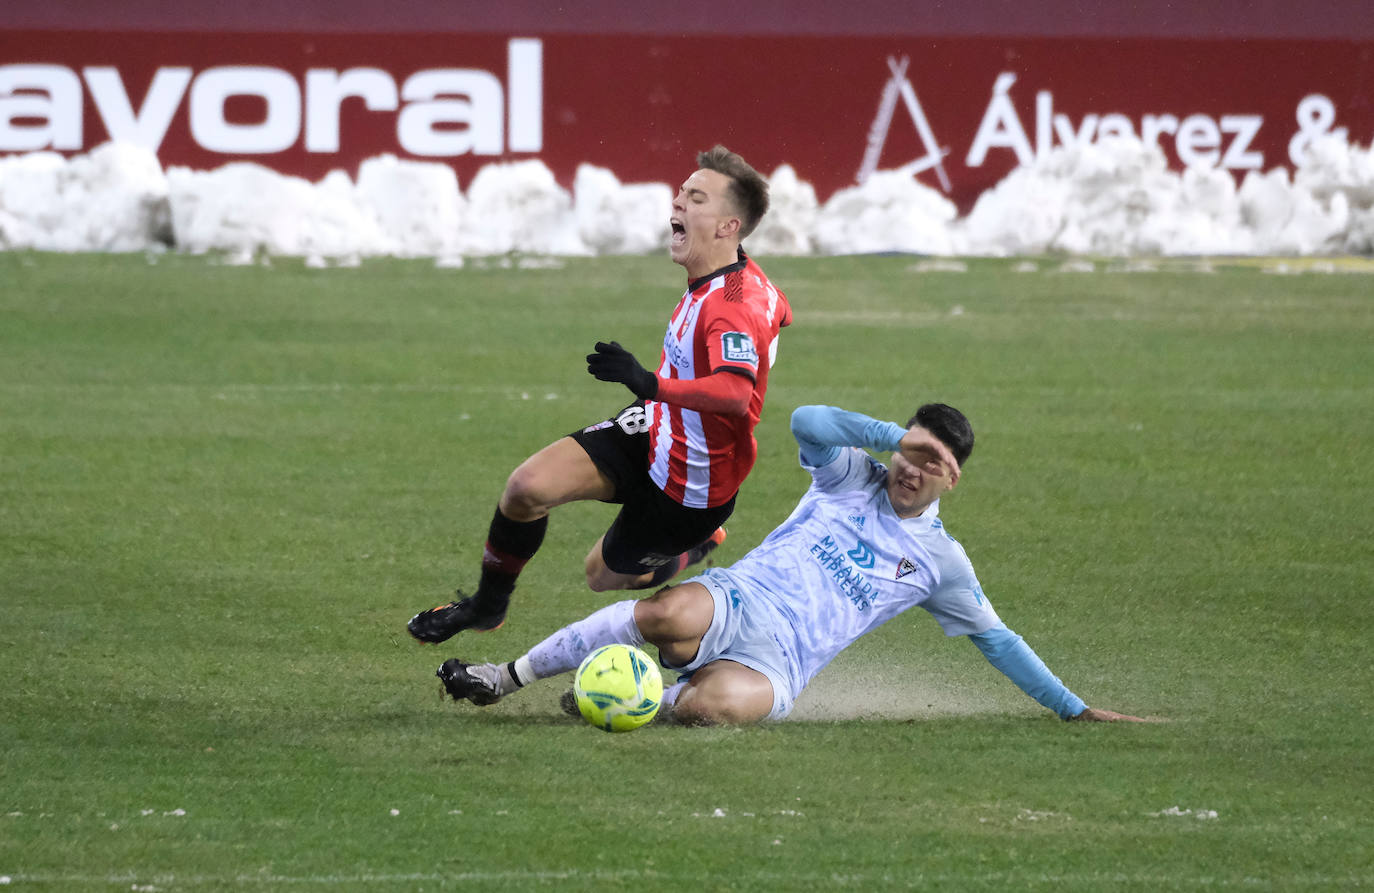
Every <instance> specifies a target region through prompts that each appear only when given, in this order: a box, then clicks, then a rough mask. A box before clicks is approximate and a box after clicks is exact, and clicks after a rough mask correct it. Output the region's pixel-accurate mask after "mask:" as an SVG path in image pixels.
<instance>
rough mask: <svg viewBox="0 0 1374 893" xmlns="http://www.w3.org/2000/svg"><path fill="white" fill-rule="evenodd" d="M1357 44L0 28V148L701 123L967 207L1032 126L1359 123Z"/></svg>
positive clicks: (231, 144)
mask: <svg viewBox="0 0 1374 893" xmlns="http://www.w3.org/2000/svg"><path fill="white" fill-rule="evenodd" d="M1371 84H1374V44H1372V43H1371V42H1369V41H1339V40H1316V41H1301V40H1282V39H1270V40H1183V39H1171V38H1169V39H1165V38H1159V39H1155V38H1129V39H1108V38H1054V37H1028V38H980V37H941V38H938V39H920V38H914V37H892V38H886V37H867V36H859V37H839V38H821V37H807V36H783V37H717V36H711V37H706V36H698V37H655V36H650V35H631V36H592V35H567V34H553V35H544V36H540V35H537V34H531V35H519V34H517V35H509V36H507V35H498V34H475V35H463V34H402V35H386V34H357V35H348V34H337V33H331V34H322V35H315V36H304V35H299V34H283V33H264V34H247V33H235V34H226V33H184V32H182V33H149V32H137V33H134V32H108V31H105V32H94V31H92V32H57V31H41V30H35V31H19V30H10V31H6V32H3V33H0V153H14V152H29V151H36V150H54V151H59V152H62V153H64V154H69V155H70V154H74V153H78V152H84V151H89V150H90V149H93V148H94V147H95V146H97V145H99V144H100V143H102V142H105V141H106V140H108V139H111V138H119V139H124V140H131V141H135V142H139V143H142V144H144V145H146V146H148V147H150V148H152V149H154V150H155V151H156V153H157V155H158V157H159V159H160V160H161V162H162V164H163V165H164V166H173V165H184V166H189V167H193V168H198V169H208V168H214V167H218V166H220V165H222V164H224V163H226V162H228V161H232V160H252V161H256V162H258V163H260V164H264V165H267V166H269V167H271V168H274V169H276V170H279V171H281V172H284V173H290V174H297V175H300V176H304V177H307V178H310V179H318V178H319V177H321V176H323V175H324V174H325V173H326V172H328V171H329V170H331V169H336V168H341V169H343V170H346V171H349V172H350V173H353V172H355V171H356V169H357V166H358V163H359V162H361V161H362V160H363V159H365V158H368V157H371V156H374V155H379V154H383V153H390V154H394V155H397V156H400V157H403V158H413V159H421V160H429V161H441V162H443V163H446V164H450V165H452V167H453V168H454V169H455V170H456V172H457V173H458V176H459V179H460V183H463V184H466V183H467V182H470V180H471V178H472V176H473V175H474V174H475V173H476V171H477V170H478V169H479V168H480V167H482V166H483V165H486V164H489V163H491V162H494V161H511V160H525V159H539V160H541V161H543V162H544V163H545V164H546V165H548V167H549V168H550V169H551V170H552V171H553V172H554V174H555V176H556V177H557V178H558V179H559V180H560V182H562V183H564V184H565V185H568V184H571V182H572V177H573V174H574V172H575V170H576V168H577V166H578V165H579V164H581V163H584V162H585V163H591V164H595V165H599V166H602V167H606V168H609V169H611V170H612V171H614V172H615V173H616V174H617V176H619V177H620V178H621V179H622V180H623V181H626V182H634V181H644V180H653V181H665V182H670V183H675V182H676V181H677V180H678V179H679V178H681V177H682V176H684V174H685V173H686V172H687V171H688V170H689V169H690V165H691V163H692V161H691V159H692V156H693V155H694V153H695V152H696V151H697V150H699V149H703V148H707V147H709V146H710V145H712V144H714V143H716V142H723V143H725V144H726V145H728V146H730V147H731V148H732V149H735V150H736V151H739V152H740V153H742V154H743V155H745V157H747V158H748V159H750V160H751V161H752V162H753V163H754V164H755V166H756V167H758V168H760V169H761V170H762V171H764V172H765V173H769V172H771V171H772V170H773V169H774V168H776V167H777V166H778V165H780V164H783V163H788V164H791V165H792V166H793V167H794V168H795V169H796V171H797V174H798V176H799V177H800V178H801V179H803V180H806V181H809V182H811V183H812V184H814V185H815V187H816V189H817V192H818V194H819V195H820V197H821V198H822V199H824V198H826V197H827V196H828V195H830V194H831V193H833V192H834V191H835V190H837V189H840V188H843V187H845V186H849V185H853V184H854V183H856V182H858V181H859V180H860V179H862V178H863V177H864V176H865V175H866V174H867V173H869V172H871V171H873V170H879V169H894V168H905V169H906V170H908V171H910V172H911V173H912V174H913V175H914V176H916V177H917V178H918V179H919V180H920V181H921V182H922V183H925V184H926V185H928V186H931V187H932V188H935V189H938V190H941V191H943V192H945V193H946V194H948V195H949V196H950V197H951V198H953V199H954V200H955V201H956V202H957V203H958V204H959V205H960V206H961V207H963V208H965V209H966V208H967V207H968V206H969V205H970V204H971V203H972V201H973V199H975V198H976V197H977V195H978V194H979V193H980V192H981V191H982V190H984V189H986V188H988V187H990V186H992V185H993V184H995V183H996V182H997V181H998V180H1000V179H1001V178H1002V177H1004V176H1005V175H1006V174H1007V173H1008V172H1009V171H1010V170H1012V169H1013V168H1014V167H1015V166H1016V165H1018V164H1021V163H1029V162H1031V161H1033V160H1034V159H1035V158H1037V157H1041V156H1043V155H1044V154H1045V153H1047V152H1048V151H1050V150H1051V149H1052V148H1054V147H1058V146H1062V145H1066V144H1069V143H1074V142H1080V143H1081V142H1093V141H1095V140H1098V139H1101V138H1104V137H1108V136H1111V135H1124V134H1132V135H1135V136H1137V137H1140V138H1142V139H1144V140H1146V141H1147V142H1151V143H1155V144H1157V145H1158V146H1159V147H1160V148H1161V149H1162V150H1163V151H1164V153H1165V156H1166V157H1167V158H1168V160H1169V162H1170V164H1171V165H1172V166H1174V167H1176V168H1179V167H1182V166H1184V165H1187V164H1198V163H1201V164H1214V165H1220V166H1221V167H1224V168H1226V169H1228V170H1231V171H1233V172H1235V173H1237V174H1238V175H1239V174H1243V173H1244V172H1245V171H1248V170H1268V169H1270V168H1273V167H1278V166H1286V167H1291V166H1292V165H1293V163H1294V161H1295V160H1296V159H1298V158H1300V157H1301V154H1302V152H1303V151H1304V149H1305V147H1306V145H1307V144H1308V143H1309V142H1310V141H1311V140H1312V139H1314V138H1316V137H1318V136H1321V135H1324V134H1338V135H1344V136H1346V138H1347V139H1349V140H1350V141H1352V142H1357V143H1359V144H1361V145H1365V144H1368V143H1369V142H1370V141H1371V139H1374V99H1372V98H1371V90H1370V85H1371Z"/></svg>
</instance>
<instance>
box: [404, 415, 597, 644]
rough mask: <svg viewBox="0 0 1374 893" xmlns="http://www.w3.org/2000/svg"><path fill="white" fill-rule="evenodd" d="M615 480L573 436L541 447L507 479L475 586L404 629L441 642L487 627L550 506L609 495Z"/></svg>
mask: <svg viewBox="0 0 1374 893" xmlns="http://www.w3.org/2000/svg"><path fill="white" fill-rule="evenodd" d="M614 495H615V487H614V484H613V483H612V482H611V481H610V480H609V479H608V478H607V477H606V476H605V475H604V474H603V473H602V472H601V470H600V469H599V468H598V466H597V465H596V464H595V463H594V462H593V461H592V459H591V457H590V456H589V455H588V454H587V451H586V450H585V449H584V448H583V447H582V445H581V444H579V443H578V442H577V441H576V440H574V439H573V438H572V437H564V438H561V439H560V440H557V441H555V442H554V443H551V444H549V445H548V446H546V447H544V449H542V450H540V451H539V452H537V453H535V454H534V455H533V456H531V457H529V458H528V459H526V460H525V461H524V462H522V463H521V464H520V466H519V467H518V468H516V469H515V471H513V472H511V474H510V477H509V478H507V480H506V487H505V489H504V490H503V491H502V493H501V499H500V502H499V503H498V505H497V508H496V512H495V514H494V515H493V516H492V520H491V524H490V526H489V527H488V530H487V539H486V542H485V544H484V548H483V550H482V565H481V576H480V579H479V582H478V585H477V591H476V592H475V593H473V594H472V595H471V596H468V597H466V598H464V597H462V593H461V591H460V592H459V598H457V599H455V600H454V601H451V602H449V603H448V604H445V605H439V606H438V607H436V608H432V609H430V610H428V611H422V612H420V613H419V614H416V615H415V616H414V617H412V618H411V619H410V622H409V623H408V624H407V629H408V630H409V631H410V634H411V635H412V636H414V637H415V638H416V639H419V640H420V641H422V642H442V641H444V640H445V639H448V638H449V637H451V636H453V635H454V634H455V633H458V632H459V631H461V630H464V629H476V630H491V629H495V628H497V627H498V626H500V625H501V624H502V623H503V622H504V620H505V617H506V608H507V607H508V606H509V604H510V596H511V593H512V592H514V591H515V583H516V580H517V579H518V578H519V576H520V572H521V571H522V570H524V567H525V565H526V564H527V563H528V562H529V560H530V559H531V558H533V557H534V555H535V553H536V552H538V551H539V547H540V545H541V544H542V543H543V542H544V532H545V530H546V529H547V528H548V516H549V511H550V510H551V509H553V508H554V507H555V506H559V505H563V504H565V503H568V502H574V501H577V500H583V499H609V498H612V497H613V496H614Z"/></svg>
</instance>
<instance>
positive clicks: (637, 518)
mask: <svg viewBox="0 0 1374 893" xmlns="http://www.w3.org/2000/svg"><path fill="white" fill-rule="evenodd" d="M621 493H622V496H623V498H624V506H623V507H622V508H621V510H620V514H619V515H618V516H617V517H616V519H615V520H614V521H613V522H612V523H611V526H610V529H608V530H607V531H606V533H605V534H604V535H603V536H602V537H601V539H599V540H597V542H596V544H595V545H593V546H592V548H591V551H590V552H588V553H587V557H586V561H585V564H584V570H585V572H586V577H587V586H588V587H589V588H590V589H591V590H592V591H593V592H605V591H607V590H612V589H651V588H657V587H660V586H663V585H664V584H665V583H667V582H668V581H669V580H670V579H672V578H673V577H675V576H677V574H679V573H680V572H681V571H682V570H683V569H684V568H686V567H688V566H689V565H691V564H694V563H696V562H698V561H701V560H702V559H704V558H705V557H706V556H707V555H709V554H710V553H711V551H712V550H714V549H715V548H716V546H718V545H719V544H720V543H722V542H724V541H725V529H724V528H723V527H721V525H722V524H724V523H725V520H726V519H727V518H729V517H730V513H731V512H732V511H734V508H735V500H734V499H733V498H732V499H730V500H729V501H728V502H726V503H725V504H723V505H719V506H713V507H710V508H688V507H687V506H684V505H682V504H681V503H679V502H677V501H675V500H674V499H672V498H671V497H669V496H668V495H667V494H665V493H664V492H663V491H662V490H660V489H658V487H657V486H655V485H654V483H653V482H652V481H650V480H649V479H648V478H647V477H643V478H641V479H640V480H639V481H638V482H636V486H633V487H629V486H627V487H625V488H622V490H621Z"/></svg>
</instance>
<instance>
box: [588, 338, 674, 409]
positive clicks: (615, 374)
mask: <svg viewBox="0 0 1374 893" xmlns="http://www.w3.org/2000/svg"><path fill="white" fill-rule="evenodd" d="M593 350H594V353H589V354H587V371H588V372H590V373H591V374H592V375H594V376H596V378H597V380H598V381H618V382H620V383H621V384H623V385H625V387H627V388H629V389H630V390H631V391H632V392H634V395H635V396H636V397H639V398H640V399H642V400H652V399H653V398H654V395H656V394H657V393H658V376H657V375H654V374H653V373H652V372H650V371H649V370H648V369H645V368H644V367H643V366H641V365H639V361H638V360H636V359H635V356H634V354H632V353H630V352H629V351H628V350H626V349H625V348H623V347H621V346H620V344H619V343H617V342H615V341H612V342H611V343H610V344H607V343H606V342H605V341H598V342H596V347H595V348H593Z"/></svg>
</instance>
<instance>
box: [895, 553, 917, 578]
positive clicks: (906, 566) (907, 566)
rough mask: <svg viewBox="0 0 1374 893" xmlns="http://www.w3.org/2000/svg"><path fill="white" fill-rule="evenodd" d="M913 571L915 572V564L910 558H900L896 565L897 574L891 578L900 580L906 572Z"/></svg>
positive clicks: (912, 572) (910, 572) (911, 572)
mask: <svg viewBox="0 0 1374 893" xmlns="http://www.w3.org/2000/svg"><path fill="white" fill-rule="evenodd" d="M914 573H916V565H915V564H914V563H913V562H912V561H911V559H910V558H903V559H902V560H901V563H900V564H898V565H897V576H896V577H894V578H893V579H896V580H900V579H902V577H905V576H906V575H907V574H914Z"/></svg>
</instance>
